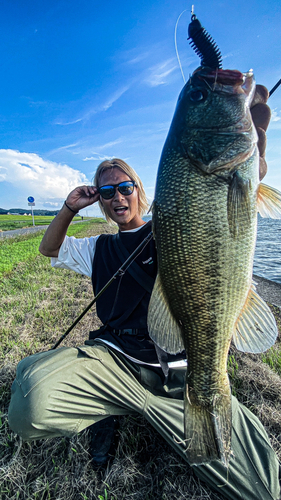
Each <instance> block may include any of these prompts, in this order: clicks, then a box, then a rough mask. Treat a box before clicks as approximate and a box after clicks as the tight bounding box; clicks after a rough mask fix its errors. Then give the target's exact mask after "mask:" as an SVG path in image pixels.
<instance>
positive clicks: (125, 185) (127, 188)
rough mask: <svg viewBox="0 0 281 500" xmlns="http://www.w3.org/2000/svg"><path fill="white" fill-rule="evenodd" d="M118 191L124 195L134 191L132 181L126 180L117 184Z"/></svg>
mask: <svg viewBox="0 0 281 500" xmlns="http://www.w3.org/2000/svg"><path fill="white" fill-rule="evenodd" d="M118 190H119V193H121V194H123V195H124V196H128V195H130V194H132V192H133V191H134V183H133V182H131V181H127V182H121V184H119V186H118Z"/></svg>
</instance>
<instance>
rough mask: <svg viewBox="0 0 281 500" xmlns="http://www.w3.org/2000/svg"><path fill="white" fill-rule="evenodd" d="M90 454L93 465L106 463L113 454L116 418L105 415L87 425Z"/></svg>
mask: <svg viewBox="0 0 281 500" xmlns="http://www.w3.org/2000/svg"><path fill="white" fill-rule="evenodd" d="M89 429H90V440H91V441H90V449H89V451H90V454H91V457H92V461H93V465H94V466H96V467H97V466H101V465H106V464H107V462H108V461H109V459H110V455H112V454H114V451H115V444H116V429H117V418H116V417H113V416H111V417H106V418H103V419H102V420H100V421H99V422H97V423H96V424H93V425H91V426H90V427H89Z"/></svg>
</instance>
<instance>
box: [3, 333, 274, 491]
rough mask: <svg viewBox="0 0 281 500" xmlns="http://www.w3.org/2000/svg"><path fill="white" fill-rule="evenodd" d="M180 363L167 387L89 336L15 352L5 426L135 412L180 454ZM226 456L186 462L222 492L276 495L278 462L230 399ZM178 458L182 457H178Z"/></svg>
mask: <svg viewBox="0 0 281 500" xmlns="http://www.w3.org/2000/svg"><path fill="white" fill-rule="evenodd" d="M183 380H184V369H178V368H177V369H174V370H170V380H169V381H168V392H165V390H164V389H163V386H162V383H161V377H160V373H157V370H154V371H153V370H151V369H150V368H148V367H144V366H143V365H142V366H140V365H133V364H132V365H131V363H130V362H128V361H127V359H126V358H124V356H122V355H119V354H118V355H117V354H116V352H114V351H112V350H109V349H108V348H107V347H106V346H104V345H102V344H101V343H99V342H98V341H95V342H94V343H93V345H92V346H88V345H87V346H86V345H85V346H81V347H78V348H72V347H62V348H60V349H57V350H51V351H48V352H42V353H38V354H34V355H32V356H30V357H28V358H25V359H23V360H22V361H21V362H20V363H19V365H18V369H17V377H16V380H15V381H14V383H13V386H12V399H11V403H10V408H9V423H10V426H11V428H12V429H13V430H14V431H15V432H16V433H18V434H19V435H20V436H21V437H22V438H23V439H25V440H27V439H28V440H34V439H39V438H47V437H48V438H49V437H55V436H63V435H64V436H65V435H68V436H69V435H73V433H78V432H80V431H81V430H82V429H85V428H86V427H88V426H89V425H91V424H93V423H95V422H97V421H98V420H100V419H102V418H104V417H106V416H109V415H129V414H131V415H133V414H136V413H140V414H142V415H144V417H145V418H146V419H147V420H148V422H150V424H151V425H152V426H153V427H154V428H155V429H156V430H157V431H158V432H159V433H160V434H161V435H162V436H163V437H164V438H165V439H166V441H167V442H168V443H169V444H170V445H171V446H172V447H173V448H174V449H175V450H176V451H177V452H178V453H179V455H181V456H182V457H183V458H185V453H184V445H183V444H182V441H183V439H184V435H183V400H182V392H181V393H180V392H179V389H181V391H182V384H183ZM232 412H233V430H232V450H233V456H232V458H231V460H230V462H229V466H228V468H225V467H224V466H223V465H222V464H221V463H220V462H219V461H214V462H212V463H211V464H209V465H201V466H196V467H194V472H195V473H196V475H197V476H198V477H199V478H200V479H202V480H203V481H205V482H206V483H207V484H209V486H210V487H211V488H213V489H215V490H217V491H218V492H219V493H220V494H222V495H224V496H225V497H226V498H227V499H233V500H237V499H243V500H248V499H251V500H254V499H255V500H269V499H275V500H276V499H279V497H280V486H279V463H278V461H277V458H276V455H275V453H274V451H273V449H272V448H271V446H270V444H269V441H268V438H267V435H266V433H265V430H264V428H263V426H262V425H261V423H260V422H259V420H258V419H257V418H256V417H255V416H254V415H253V414H252V413H251V412H250V411H248V410H247V409H246V408H245V407H244V406H242V405H240V404H239V403H238V401H237V400H236V399H235V398H233V402H232ZM185 459H186V458H185Z"/></svg>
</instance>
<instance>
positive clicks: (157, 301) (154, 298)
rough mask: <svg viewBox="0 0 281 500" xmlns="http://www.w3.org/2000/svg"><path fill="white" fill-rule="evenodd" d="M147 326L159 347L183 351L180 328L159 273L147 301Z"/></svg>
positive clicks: (177, 351)
mask: <svg viewBox="0 0 281 500" xmlns="http://www.w3.org/2000/svg"><path fill="white" fill-rule="evenodd" d="M147 326H148V331H149V335H150V337H151V338H152V340H153V341H154V342H155V343H156V344H157V345H158V346H159V347H161V349H163V350H164V351H166V352H168V353H170V354H177V353H179V352H182V351H184V345H183V340H182V334H181V329H180V326H179V324H178V322H177V321H176V320H175V318H174V316H173V315H172V313H171V310H170V308H169V305H168V302H167V300H166V297H165V295H164V292H163V289H162V285H161V280H160V276H159V274H158V275H157V277H156V281H155V284H154V287H153V290H152V294H151V298H150V302H149V307H148V317H147Z"/></svg>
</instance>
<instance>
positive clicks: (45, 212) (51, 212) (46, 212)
mask: <svg viewBox="0 0 281 500" xmlns="http://www.w3.org/2000/svg"><path fill="white" fill-rule="evenodd" d="M8 213H9V214H19V215H24V214H27V215H31V210H23V208H11V209H10V210H5V209H4V208H0V215H7V214H8ZM58 213H59V210H33V214H34V215H50V216H52V215H53V216H55V215H57V214H58Z"/></svg>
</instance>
